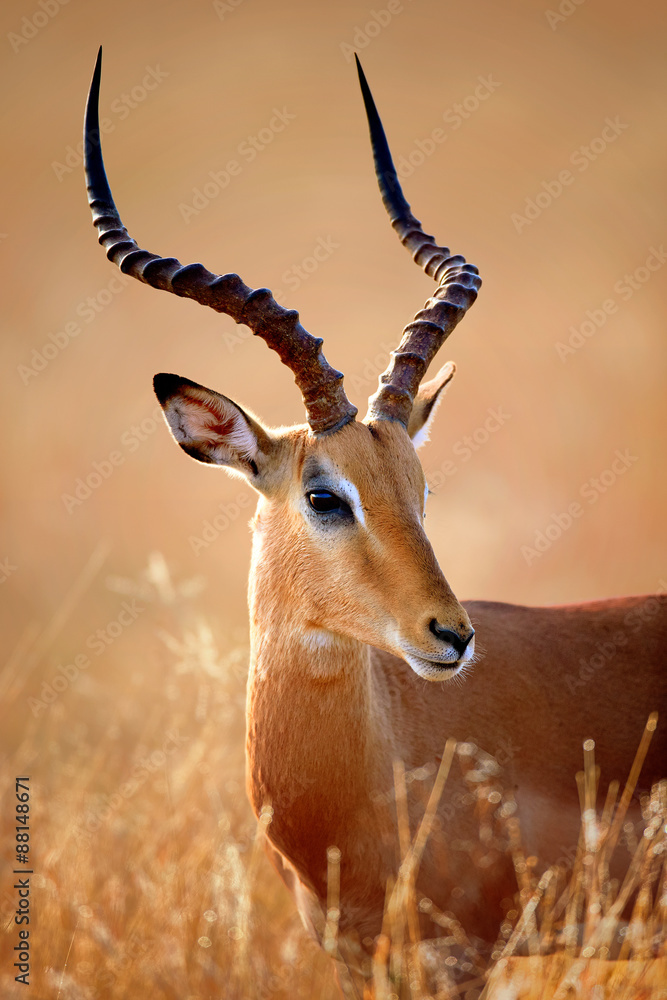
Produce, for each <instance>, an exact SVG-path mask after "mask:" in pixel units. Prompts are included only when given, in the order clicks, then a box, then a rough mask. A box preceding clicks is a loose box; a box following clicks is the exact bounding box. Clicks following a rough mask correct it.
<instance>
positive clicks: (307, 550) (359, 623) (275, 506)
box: [155, 369, 474, 681]
mask: <svg viewBox="0 0 667 1000" xmlns="http://www.w3.org/2000/svg"><path fill="white" fill-rule="evenodd" d="M450 377H451V369H447V372H446V379H447V381H448V380H449V378H450ZM445 384H446V382H445ZM155 389H156V393H157V395H158V398H159V400H160V403H161V404H162V406H163V408H164V412H165V416H166V419H167V422H168V424H169V427H170V429H171V431H172V434H173V435H174V437H175V439H176V441H177V442H178V443H179V444H180V445H181V447H182V448H183V449H184V450H185V451H186V452H187V453H188V454H189V455H191V456H192V457H193V458H196V459H198V460H199V461H203V462H206V463H208V464H219V465H224V466H227V467H228V468H229V469H230V470H231V471H234V472H236V473H241V474H242V475H243V476H244V477H245V478H246V479H247V481H248V482H249V483H250V485H252V486H253V487H254V488H255V489H256V490H257V491H258V492H259V493H260V495H261V497H262V499H261V500H260V504H259V507H258V512H257V516H256V518H255V525H254V526H255V531H256V536H257V538H256V547H255V557H254V560H253V573H252V576H253V580H254V584H253V586H254V587H255V588H256V589H257V591H258V592H261V594H262V595H267V594H279V595H280V600H279V604H280V605H281V606H282V607H283V609H284V614H285V615H288V616H289V617H288V618H285V619H282V618H280V617H275V614H276V613H274V617H271V613H270V612H269V611H268V610H267V612H266V613H264V612H263V611H262V607H261V602H259V608H258V610H257V614H259V615H260V616H262V615H263V614H266V618H265V620H264V621H263V622H262V628H263V631H268V630H271V631H275V630H276V629H281V630H284V629H285V628H289V630H290V633H291V634H297V635H299V636H300V637H301V639H302V640H303V641H304V642H305V643H306V644H308V645H310V646H311V647H313V648H315V647H318V648H320V649H322V650H326V648H327V646H331V645H332V644H334V643H335V641H336V639H337V637H340V636H350V637H352V638H354V639H356V640H358V641H359V642H363V643H368V644H370V645H372V646H377V647H379V648H382V649H385V650H387V651H388V652H390V653H394V654H395V655H396V656H401V657H403V658H404V659H405V660H406V661H407V662H408V663H409V664H410V666H411V667H412V668H413V670H415V671H416V673H418V674H419V675H420V676H422V677H424V678H426V679H428V680H436V681H441V680H447V679H449V678H450V677H453V676H454V675H455V674H456V673H457V672H458V671H459V670H460V669H461V667H462V666H463V665H464V664H465V663H468V662H469V661H470V660H471V659H472V656H473V652H474V632H473V630H472V628H471V625H470V621H469V619H468V616H467V614H466V612H465V611H464V610H463V608H462V607H461V605H460V604H459V603H458V601H457V600H456V598H455V597H454V595H453V593H452V591H451V589H450V587H449V585H448V583H447V581H446V580H445V578H444V576H443V575H442V572H441V570H440V567H439V566H438V563H437V560H436V558H435V554H434V552H433V549H432V548H431V545H430V543H429V541H428V539H427V537H426V534H425V532H424V527H423V520H424V516H425V509H424V508H425V499H426V492H427V490H426V482H425V479H424V473H423V471H422V467H421V464H420V462H419V459H418V457H417V454H416V451H415V448H414V445H413V443H412V441H411V440H410V437H409V436H408V433H407V432H406V430H405V428H404V427H403V426H402V425H401V424H400V423H398V422H397V421H387V420H380V421H376V422H370V423H359V422H357V421H352V422H350V423H348V424H347V425H346V426H345V427H343V428H341V429H340V430H338V431H337V432H336V433H334V434H325V435H321V436H314V435H313V434H311V433H310V432H309V431H308V429H307V428H304V427H295V428H290V429H289V430H287V431H277V432H275V431H269V430H267V429H266V428H265V427H263V426H262V425H261V424H260V422H259V421H258V420H257V418H255V417H251V416H250V414H248V413H247V412H245V411H243V410H242V409H241V408H240V407H238V406H237V405H236V404H235V403H233V402H232V401H231V400H229V399H227V398H226V397H224V396H221V395H220V394H218V393H214V392H212V391H211V390H208V389H204V388H203V387H202V386H198V385H196V384H195V383H192V382H189V381H188V380H186V379H181V378H179V377H178V376H175V375H158V376H156V379H155ZM433 410H434V407H431V411H430V415H431V416H432V414H433ZM426 430H427V428H426V427H425V426H423V425H422V426H421V427H420V428H419V433H420V436H422V437H423V436H424V432H425V431H426ZM266 603H267V605H268V604H270V602H269V601H268V600H266Z"/></svg>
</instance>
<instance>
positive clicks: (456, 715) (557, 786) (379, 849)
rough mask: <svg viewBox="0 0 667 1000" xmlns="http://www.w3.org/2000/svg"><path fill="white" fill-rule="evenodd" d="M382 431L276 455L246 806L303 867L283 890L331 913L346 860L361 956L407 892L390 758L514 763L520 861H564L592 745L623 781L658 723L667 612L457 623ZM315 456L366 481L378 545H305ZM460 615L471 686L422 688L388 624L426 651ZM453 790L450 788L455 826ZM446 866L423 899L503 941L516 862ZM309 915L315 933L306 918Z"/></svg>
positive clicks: (355, 430) (252, 690)
mask: <svg viewBox="0 0 667 1000" xmlns="http://www.w3.org/2000/svg"><path fill="white" fill-rule="evenodd" d="M374 431H375V433H374V434H371V432H370V431H369V429H368V427H366V426H364V425H363V424H351V425H349V426H348V427H346V428H344V429H343V430H342V431H339V432H338V433H336V434H334V435H331V436H330V437H322V438H319V439H313V438H312V437H311V436H309V435H307V434H306V433H304V432H302V431H301V430H292V431H290V432H289V433H288V434H287V436H286V437H283V438H282V440H281V443H280V449H281V453H282V456H283V463H282V469H283V472H284V475H283V476H281V481H280V484H279V486H278V487H277V488H275V487H274V488H273V489H272V490H271V491H270V495H269V497H268V498H267V499H264V500H262V501H260V506H259V509H258V514H257V517H256V521H255V531H256V548H255V552H254V556H253V568H252V572H251V582H250V605H251V622H252V647H253V656H252V664H251V673H250V679H249V687H248V742H247V752H248V780H249V790H250V796H251V799H252V802H253V805H254V807H255V809H256V810H259V809H261V807H262V805H263V804H264V803H265V802H270V803H271V804H272V806H273V810H274V817H273V822H272V823H271V826H270V828H269V836H270V838H271V840H272V842H273V844H274V845H275V847H276V848H277V850H278V851H279V852H280V853H281V854H282V855H283V856H284V857H285V858H286V859H287V860H288V862H289V864H290V866H293V869H294V871H291V869H290V871H291V874H290V879H291V881H292V882H293V883H294V879H295V874H296V876H298V879H299V880H300V881H301V882H302V883H303V885H305V886H306V887H307V888H308V889H310V890H312V891H313V893H314V895H315V897H316V898H317V899H318V900H319V901H320V904H321V905H324V904H325V900H326V849H327V847H329V846H331V845H336V846H337V847H339V848H340V850H341V852H342V883H341V885H342V889H341V895H342V902H343V906H342V917H341V929H343V930H346V929H354V930H355V931H356V932H358V933H359V935H360V938H361V939H362V940H363V938H365V937H371V938H372V937H373V936H375V935H376V934H377V933H378V932H379V930H380V926H381V918H382V910H383V904H384V894H385V884H386V879H387V876H388V875H389V874H392V873H393V874H395V873H396V867H397V838H396V832H395V816H394V813H393V807H392V808H389V807H387V806H386V805H378V804H377V802H376V799H377V792H382V793H389V796H388V797H389V798H391V789H392V787H393V774H392V764H393V761H394V760H395V759H401V760H403V761H404V763H405V765H406V767H408V768H412V767H417V766H420V765H423V764H425V763H428V762H431V761H434V760H436V759H438V757H439V755H440V754H441V753H442V750H443V747H444V743H445V740H446V739H447V737H449V736H454V737H456V738H457V739H459V740H464V739H465V740H474V742H475V743H477V744H478V745H479V746H480V747H482V748H483V749H485V750H486V751H488V752H489V753H492V754H494V753H495V754H498V755H499V756H500V757H501V760H502V759H503V757H505V758H507V766H506V781H507V782H509V783H510V784H511V785H513V786H514V787H515V788H516V793H517V799H518V802H519V806H520V813H521V819H522V823H523V826H524V831H525V836H526V840H527V849H528V850H529V851H530V852H531V853H535V854H536V855H537V856H538V857H539V858H540V859H541V861H542V862H543V863H551V862H554V861H556V860H558V859H559V858H560V857H562V856H564V855H565V856H567V852H568V851H571V850H572V848H573V847H574V846H575V845H576V842H577V835H578V827H579V815H580V813H579V803H578V796H577V791H576V785H575V782H574V774H575V772H576V771H577V770H579V769H580V768H581V761H582V749H581V748H582V742H583V740H584V739H586V738H589V737H594V738H595V739H596V741H597V751H596V752H597V760H598V762H599V763H600V764H601V767H602V773H603V776H604V778H605V779H606V780H609V779H611V778H612V777H619V778H624V777H625V776H626V775H627V773H628V770H629V767H630V764H631V762H632V758H633V754H634V751H635V749H636V746H637V743H638V740H639V737H640V735H641V732H642V729H643V726H644V724H645V722H646V719H647V717H648V714H649V712H651V711H654V710H656V709H658V708H661V707H662V706H663V705H664V700H665V683H664V677H665V675H664V673H663V672H662V671H661V670H660V669H659V664H660V650H661V649H663V650H664V649H665V647H666V646H667V597H661V598H659V599H652V600H653V601H654V604H647V601H648V600H649V599H647V598H623V599H617V600H611V601H602V602H596V603H591V604H585V605H573V606H564V607H555V608H526V607H520V606H513V605H506V604H499V603H491V602H472V603H468V604H464V605H463V607H462V606H460V605H459V604H458V602H457V601H456V599H455V597H454V596H453V594H452V592H451V590H450V588H449V586H448V584H447V583H446V581H445V579H444V577H443V576H442V573H441V571H440V569H439V567H438V565H437V562H436V559H435V556H434V554H433V551H432V549H431V547H430V545H429V543H428V541H427V540H426V536H425V534H424V532H423V529H422V527H421V523H420V521H421V508H422V504H423V488H424V480H423V473H422V471H421V467H420V464H419V462H418V460H417V457H416V454H415V452H414V449H413V448H412V445H411V443H410V441H409V439H408V436H407V435H406V434H405V431H404V430H403V428H401V427H400V425H398V424H396V423H391V422H384V423H379V424H377V425H376V426H375V427H374ZM286 445H289V447H288V448H286ZM313 453H315V454H322V455H326V456H327V457H328V459H329V460H330V461H331V462H333V463H334V464H335V465H336V466H337V467H338V468H339V469H340V471H341V472H342V473H344V474H345V475H346V476H347V477H348V478H350V479H352V480H353V481H354V482H355V484H356V486H357V487H358V489H359V493H360V495H361V498H362V503H363V507H364V512H365V515H366V522H367V528H368V534H369V535H371V536H372V539H369V538H368V537H363V538H362V537H360V535H361V533H360V532H357V533H356V534H354V533H353V534H351V535H350V536H349V537H345V538H344V539H340V540H339V541H338V543H337V544H336V545H334V546H327V545H323V544H322V542H321V541H320V540H319V539H318V538H317V537H316V536H313V534H312V533H311V532H309V531H308V529H307V527H306V526H305V525H304V521H303V518H302V516H301V515H300V514H299V512H298V503H299V501H300V499H301V469H302V467H303V463H304V460H305V458H306V456H307V455H311V454H313ZM288 456H289V457H288ZM272 465H273V469H274V471H275V468H276V465H275V464H273V463H272ZM397 470H400V474H397ZM464 609H465V610H464ZM642 612H643V614H644V615H645V622H644V625H645V627H642V628H641V629H639V628H638V625H642V620H641V618H640V617H639V614H640V613H642ZM468 616H469V618H470V620H471V621H472V623H473V625H474V627H475V629H476V630H477V639H478V650H481V651H482V654H481V656H480V659H479V662H478V663H477V664H476V665H475V666H474V668H473V669H472V670H471V671H470V673H469V675H468V676H466V677H465V679H464V680H463V682H462V683H448V684H432V683H429V682H427V681H424V680H423V679H421V678H420V677H419V676H417V674H415V672H414V671H413V670H412V669H411V668H410V667H409V666H408V665H407V664H406V663H405V661H404V660H403V659H400V658H398V657H397V656H395V655H392V642H391V638H390V637H389V638H388V631H390V628H389V627H390V624H391V623H393V622H398V624H399V626H400V630H401V634H402V635H404V636H407V637H409V638H410V639H411V641H412V642H414V643H415V644H417V645H420V646H421V647H423V648H425V647H426V646H427V645H428V642H429V639H430V636H429V633H428V629H427V623H428V621H430V619H431V618H432V617H437V619H438V621H440V622H442V623H446V624H448V625H449V626H450V627H452V628H456V627H457V626H459V627H460V626H462V625H464V624H465V623H466V622H467V621H468ZM313 628H318V629H322V630H326V631H328V632H330V633H335V635H336V639H335V641H334V642H333V644H332V645H330V646H327V647H323V648H317V647H315V646H309V645H308V644H307V643H304V639H303V636H304V634H307V633H308V631H309V630H311V629H313ZM619 632H621V633H622V634H624V635H625V636H626V638H627V644H626V645H625V646H623V647H621V646H620V640H618V636H617V640H616V641H617V645H618V646H619V652H618V653H615V654H614V655H612V656H611V657H609V659H608V662H605V664H604V666H603V667H602V668H601V669H598V670H596V671H595V677H594V678H593V679H592V680H589V681H588V682H582V683H581V685H579V684H578V681H579V670H580V660H582V659H583V660H585V661H588V660H590V658H591V657H592V656H593V655H594V654H595V653H596V651H597V646H598V643H601V642H605V641H607V642H609V641H610V640H611V641H614V640H612V639H611V637H613V636H614V635H615V634H617V633H619ZM378 646H382V647H383V649H378V648H372V647H378ZM568 677H569V678H570V680H569V682H568V681H567V678H568ZM575 684H576V685H577V686H576V687H575V686H574V685H575ZM664 751H665V741H664V736H663V737H661V738H660V740H659V741H658V739H656V740H655V742H654V747H653V750H652V754H651V757H650V758H649V760H648V762H647V766H646V768H645V772H644V773H645V776H646V778H645V780H646V781H648V779H649V778H650V777H652V776H654V777H655V776H658V774H659V763H660V762H661V761H664V759H665V757H664ZM456 791H457V779H456V778H455V777H453V778H452V781H451V782H450V784H449V785H448V786H447V788H446V791H445V795H444V798H443V807H446V805H447V802H448V800H449V797H451V795H452V794H454V793H455V792H456ZM416 818H417V817H414V821H416ZM413 830H414V822H413ZM475 836H476V831H475V830H474V829H473V827H472V825H471V818H470V816H468V815H467V814H464V813H463V812H461V813H460V814H457V815H456V816H455V818H454V820H453V821H452V822H451V823H450V824H449V825H448V826H445V828H444V837H445V838H446V839H447V840H450V839H451V840H461V839H465V838H466V837H473V838H474V837H475ZM436 841H437V838H436ZM437 848H438V844H437V842H436V843H434V845H433V846H432V853H431V854H428V853H427V855H426V858H425V860H424V863H423V865H422V870H421V875H420V887H421V889H422V890H423V891H424V892H425V893H426V894H427V895H429V896H430V897H431V898H432V899H433V900H434V901H435V902H436V903H437V904H438V905H439V906H440V907H441V908H443V909H451V910H454V911H455V912H457V914H458V915H459V916H460V917H461V919H462V920H463V922H464V925H465V926H466V929H467V930H468V931H469V932H470V933H473V934H479V935H480V936H483V937H485V938H487V939H488V940H492V939H493V937H494V936H495V934H496V932H497V927H498V923H499V920H500V913H499V910H498V909H497V908H495V907H494V905H493V904H494V900H495V902H496V903H497V901H498V900H499V899H500V898H501V897H502V896H503V895H507V892H508V887H509V891H510V892H511V874H510V873H509V872H508V870H507V866H506V863H504V862H502V861H500V860H499V862H498V864H497V865H496V866H495V867H492V868H491V870H487V871H486V873H485V874H484V875H483V877H482V875H481V873H480V872H479V871H477V870H475V869H474V868H473V866H472V865H471V864H469V863H468V864H467V865H466V863H465V861H466V859H465V858H464V857H463V856H462V855H458V856H457V855H455V854H452V856H451V858H450V861H449V866H448V868H449V870H448V871H446V872H444V873H443V871H442V870H441V869H440V870H437V869H436V867H435V862H434V858H435V856H436V854H438V849H437ZM439 853H440V858H439V860H440V861H441V860H442V851H440V852H439ZM455 886H461V887H463V888H464V890H465V894H464V896H463V898H462V899H453V898H451V896H450V892H451V890H452V888H454V887H455ZM301 902H302V908H305V909H308V910H309V912H308V914H307V916H308V918H309V919H310V920H311V922H312V923H313V924H317V915H315V916H313V906H312V900H311V904H310V906H309V907H304V904H303V899H302V900H301Z"/></svg>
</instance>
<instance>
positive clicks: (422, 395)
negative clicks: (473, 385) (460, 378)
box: [408, 361, 456, 448]
mask: <svg viewBox="0 0 667 1000" xmlns="http://www.w3.org/2000/svg"><path fill="white" fill-rule="evenodd" d="M455 371H456V365H455V364H454V362H453V361H448V362H447V364H446V365H443V366H442V368H441V369H440V371H439V372H438V374H437V375H436V376H435V378H432V379H431V380H430V382H424V384H423V385H421V386H420V387H419V392H418V393H417V396H416V398H415V401H414V404H413V406H412V413H411V414H410V420H409V422H408V434H409V435H410V437H411V438H412V443H413V445H414V446H415V448H421V446H422V445H423V444H426V442H427V441H428V438H429V434H430V432H431V424H432V421H433V417H434V416H435V411H436V410H437V409H438V403H439V402H440V399H441V396H442V394H443V390H444V388H445V386H446V385H447V384H448V383H449V382H451V380H452V379H453V378H454V372H455Z"/></svg>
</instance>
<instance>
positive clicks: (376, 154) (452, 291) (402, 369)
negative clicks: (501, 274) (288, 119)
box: [355, 56, 482, 427]
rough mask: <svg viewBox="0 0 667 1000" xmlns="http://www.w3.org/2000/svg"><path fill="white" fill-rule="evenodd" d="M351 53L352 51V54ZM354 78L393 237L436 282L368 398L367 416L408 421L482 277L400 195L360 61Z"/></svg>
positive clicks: (474, 295)
mask: <svg viewBox="0 0 667 1000" xmlns="http://www.w3.org/2000/svg"><path fill="white" fill-rule="evenodd" d="M355 59H357V57H356V56H355ZM357 70H358V72H359V83H360V84H361V92H362V94H363V98H364V105H365V107H366V116H367V118H368V128H369V131H370V136H371V146H372V148H373V159H374V161H375V173H376V176H377V181H378V185H379V187H380V194H381V195H382V201H383V203H384V207H385V208H386V210H387V214H388V215H389V218H390V219H391V224H392V226H393V227H394V229H395V231H396V233H397V234H398V238H399V239H400V241H401V243H402V244H403V246H404V247H405V248H406V250H408V251H409V252H410V253H411V254H412V259H413V260H414V261H415V262H416V263H417V264H419V266H420V267H422V268H423V269H424V271H426V273H427V274H428V275H430V276H431V277H432V278H435V280H436V281H437V282H438V288H437V290H436V291H435V292H434V293H433V295H432V296H431V298H430V299H428V300H427V302H426V304H425V305H424V308H423V309H421V310H420V311H419V312H418V313H417V314H416V316H415V318H414V319H413V320H412V322H411V323H408V325H407V326H406V327H405V329H404V330H403V336H402V338H401V342H400V344H399V346H398V348H397V350H395V351H392V358H391V361H390V363H389V367H388V368H387V371H386V372H384V373H383V374H382V375H381V376H380V383H379V386H378V390H377V392H376V393H375V395H373V396H371V397H370V399H369V401H368V413H367V414H366V420H399V421H400V422H401V423H402V424H403V425H404V426H405V427H407V426H408V421H409V419H410V413H411V410H412V404H413V402H414V399H415V396H416V395H417V391H418V389H419V383H420V382H421V380H422V378H423V377H424V375H425V374H426V369H427V368H428V366H429V364H430V363H431V361H432V360H433V358H434V357H435V355H436V354H437V352H438V351H439V349H440V348H441V346H442V344H443V343H444V341H445V340H446V338H447V337H448V336H449V334H450V333H451V332H452V330H453V329H454V327H455V326H456V324H457V323H459V322H460V321H461V320H462V319H463V317H464V316H465V314H466V312H467V310H468V309H469V308H470V306H471V305H472V304H473V302H474V301H475V299H476V298H477V292H478V290H479V287H480V285H481V283H482V280H481V278H480V277H479V272H478V270H477V268H476V267H475V265H474V264H467V263H466V260H465V257H462V256H461V255H460V254H455V255H451V254H450V252H449V249H448V248H447V247H441V246H438V244H437V243H436V242H435V239H434V237H433V236H428V235H427V234H426V233H425V232H424V230H423V229H422V225H421V222H419V221H418V220H417V219H415V217H414V215H413V214H412V211H411V210H410V206H409V204H408V203H407V201H406V200H405V197H404V195H403V191H402V190H401V185H400V183H399V180H398V176H397V174H396V168H395V167H394V163H393V160H392V158H391V153H390V152H389V146H388V144H387V138H386V136H385V133H384V128H383V127H382V122H381V121H380V116H379V114H378V112H377V108H376V107H375V101H374V100H373V95H372V94H371V92H370V88H369V86H368V83H367V82H366V77H365V76H364V71H363V69H362V68H361V63H360V62H359V59H357Z"/></svg>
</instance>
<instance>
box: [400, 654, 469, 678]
mask: <svg viewBox="0 0 667 1000" xmlns="http://www.w3.org/2000/svg"><path fill="white" fill-rule="evenodd" d="M402 655H403V659H404V660H405V661H406V662H407V663H408V664H409V665H410V666H411V667H412V669H413V670H414V672H415V673H416V674H419V676H420V677H423V678H424V679H425V680H427V681H440V682H443V681H449V680H451V679H452V677H456V675H457V674H458V673H460V672H461V670H462V669H463V667H464V665H465V663H467V661H468V657H466V656H465V655H464V656H462V657H461V659H460V660H449V661H445V662H444V663H443V662H442V661H441V660H428V659H426V658H425V657H423V656H415V654H414V653H406V652H403V654H402Z"/></svg>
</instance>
